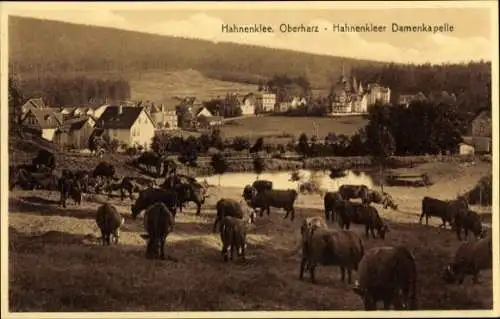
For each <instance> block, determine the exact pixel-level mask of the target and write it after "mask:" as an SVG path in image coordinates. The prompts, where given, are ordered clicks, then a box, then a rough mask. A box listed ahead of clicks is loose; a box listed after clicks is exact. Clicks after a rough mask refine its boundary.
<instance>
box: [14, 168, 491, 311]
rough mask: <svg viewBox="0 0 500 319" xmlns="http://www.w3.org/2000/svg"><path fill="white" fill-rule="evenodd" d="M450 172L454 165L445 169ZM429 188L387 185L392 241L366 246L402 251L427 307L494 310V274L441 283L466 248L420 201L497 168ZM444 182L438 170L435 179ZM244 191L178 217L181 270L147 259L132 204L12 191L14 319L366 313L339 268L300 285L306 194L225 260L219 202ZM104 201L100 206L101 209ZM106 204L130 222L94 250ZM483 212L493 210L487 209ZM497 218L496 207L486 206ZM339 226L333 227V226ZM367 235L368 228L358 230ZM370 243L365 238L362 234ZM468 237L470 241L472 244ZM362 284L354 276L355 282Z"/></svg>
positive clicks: (314, 207)
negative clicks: (98, 213)
mask: <svg viewBox="0 0 500 319" xmlns="http://www.w3.org/2000/svg"><path fill="white" fill-rule="evenodd" d="M445 165H447V166H449V165H450V164H445ZM421 169H423V170H426V171H428V172H442V171H443V170H444V169H447V171H446V174H442V176H439V178H437V179H436V184H434V185H433V186H431V187H429V188H402V187H387V188H385V189H386V191H388V192H389V193H391V194H392V195H393V197H394V198H395V199H396V201H397V202H398V203H399V206H400V210H399V211H396V212H395V211H391V210H385V209H383V208H381V207H379V206H377V208H378V209H379V212H380V214H381V216H382V217H383V218H384V219H385V220H386V221H387V223H388V224H389V227H390V232H389V233H388V236H387V237H386V239H385V240H381V239H372V238H369V239H364V243H365V245H366V247H367V248H370V247H374V246H380V245H405V246H407V247H408V248H409V249H410V250H411V251H412V253H413V254H414V256H415V258H416V260H417V267H418V290H419V306H420V309H426V310H437V309H441V310H444V309H491V308H492V304H493V301H492V274H491V271H485V272H483V273H481V277H480V280H481V284H478V285H473V284H472V283H471V280H470V279H467V280H466V282H465V284H464V285H463V286H454V285H445V284H444V282H443V281H442V279H441V274H442V271H443V269H444V267H445V266H446V264H447V263H448V262H449V260H450V258H451V257H452V255H453V253H454V252H455V250H456V249H457V247H458V246H459V244H460V242H459V241H458V240H457V238H456V235H455V234H454V233H452V232H451V231H450V230H449V229H438V228H437V227H434V226H436V225H437V224H438V220H435V219H431V220H430V225H428V226H426V225H425V223H424V224H423V225H420V224H418V217H419V214H420V201H421V199H422V197H423V196H425V195H429V196H434V197H438V198H443V199H447V198H452V197H454V196H455V195H456V192H457V191H458V190H459V189H461V188H462V187H465V186H468V187H472V186H473V185H474V183H475V182H476V181H477V180H478V179H479V178H480V177H481V176H483V175H484V174H487V173H488V170H489V173H491V166H488V165H483V164H477V165H475V166H470V167H460V166H458V164H457V167H456V168H449V167H447V168H445V167H441V166H440V165H438V164H433V165H431V166H429V165H428V166H424V167H423V168H422V167H421ZM435 175H436V176H437V173H436V174H435ZM240 195H241V189H231V188H219V189H217V191H215V192H214V195H213V196H212V197H211V198H209V200H208V202H207V204H206V205H205V206H204V208H203V209H202V215H201V216H196V215H195V209H194V207H193V206H190V207H189V208H188V209H186V210H185V211H184V213H182V214H181V213H179V214H178V215H177V219H176V228H175V231H174V233H172V234H171V235H170V236H169V238H168V239H167V244H166V249H167V253H168V254H169V255H170V256H171V257H173V259H175V260H176V261H172V260H169V261H153V260H147V259H146V258H145V243H144V240H143V239H142V238H141V237H140V236H139V233H140V232H142V231H143V225H142V220H141V219H140V218H139V219H137V220H132V219H131V218H130V204H131V201H130V199H125V200H124V201H121V200H120V199H119V198H110V199H108V198H107V197H105V196H102V197H100V198H96V197H89V198H87V200H86V201H84V203H83V204H82V206H81V207H77V206H74V205H73V204H72V203H71V201H70V203H71V204H70V205H69V206H68V208H67V209H65V210H64V209H61V208H58V206H57V203H56V201H57V198H58V194H57V193H55V192H48V191H20V190H15V191H13V192H11V193H10V201H9V210H10V213H9V247H10V249H9V272H10V273H9V303H10V304H9V306H10V311H14V312H16V311H50V312H53V311H54V312H60V311H223V310H361V309H362V308H363V305H362V302H361V300H360V298H359V297H358V296H357V295H355V294H354V292H352V290H351V287H350V285H348V284H344V283H342V282H341V281H340V273H339V270H338V268H332V267H321V266H320V267H318V269H317V276H316V277H317V280H318V284H317V285H313V284H311V282H310V280H309V276H308V274H305V277H304V280H303V281H300V280H299V279H298V274H299V263H300V253H297V254H293V251H294V248H295V247H297V246H296V245H297V243H298V241H299V236H300V235H299V227H300V222H301V220H302V218H305V217H308V216H316V215H320V216H322V215H323V209H322V199H321V197H320V196H318V195H314V196H313V195H307V196H306V195H303V196H302V195H301V196H299V200H298V202H297V214H296V215H297V216H296V220H295V221H293V222H291V221H290V220H284V219H283V216H284V213H283V212H281V211H280V210H277V209H272V211H271V215H270V216H269V217H268V216H264V217H262V218H259V219H258V220H257V221H256V225H255V226H254V227H253V228H252V229H250V231H249V236H248V239H249V242H248V249H247V252H248V256H247V257H248V258H247V260H246V261H241V260H237V261H234V262H229V263H224V262H223V261H222V257H221V255H220V248H221V244H220V239H219V236H218V235H217V234H213V233H212V232H211V231H212V223H213V219H214V216H215V208H214V206H215V202H216V201H217V200H218V199H219V198H221V197H232V198H239V196H240ZM96 200H98V201H96ZM103 201H109V202H111V203H113V204H115V205H116V206H117V208H118V209H119V210H120V212H121V213H123V214H124V216H125V217H126V221H125V225H124V226H123V229H122V234H121V237H120V244H119V245H112V246H108V247H103V246H100V245H99V243H98V238H97V237H98V236H99V233H98V229H97V226H96V224H95V221H94V214H95V210H96V208H97V206H98V205H99V202H103ZM482 212H483V213H484V214H487V213H488V209H487V208H483V209H482ZM489 212H490V214H491V208H489ZM331 227H337V226H336V225H332V226H331ZM353 229H354V230H355V231H356V232H359V233H360V234H362V233H363V232H364V229H363V228H362V227H359V226H353ZM363 238H364V237H363ZM470 240H474V239H472V238H470ZM355 277H356V275H355Z"/></svg>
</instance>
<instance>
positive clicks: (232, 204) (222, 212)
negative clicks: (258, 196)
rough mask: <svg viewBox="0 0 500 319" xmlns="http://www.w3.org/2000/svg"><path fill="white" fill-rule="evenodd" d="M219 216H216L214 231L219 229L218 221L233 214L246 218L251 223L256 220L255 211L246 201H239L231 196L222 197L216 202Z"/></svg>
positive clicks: (235, 216)
mask: <svg viewBox="0 0 500 319" xmlns="http://www.w3.org/2000/svg"><path fill="white" fill-rule="evenodd" d="M215 208H216V210H217V216H216V217H215V221H214V227H213V232H214V233H215V232H216V230H217V223H219V222H220V221H221V220H222V219H223V218H224V217H225V216H231V217H234V218H239V219H242V220H246V221H248V222H249V223H253V222H254V221H255V211H254V210H253V209H252V208H251V207H249V206H248V205H246V203H245V202H238V201H236V200H234V199H231V198H221V199H219V201H217V204H215Z"/></svg>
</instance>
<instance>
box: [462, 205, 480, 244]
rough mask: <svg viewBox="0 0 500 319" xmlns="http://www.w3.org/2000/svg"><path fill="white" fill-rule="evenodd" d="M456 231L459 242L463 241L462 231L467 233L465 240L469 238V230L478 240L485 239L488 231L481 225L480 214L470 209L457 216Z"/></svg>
mask: <svg viewBox="0 0 500 319" xmlns="http://www.w3.org/2000/svg"><path fill="white" fill-rule="evenodd" d="M455 229H456V231H457V237H458V240H462V236H461V235H462V229H463V230H464V232H465V239H467V237H469V230H470V231H471V232H472V233H473V234H474V236H475V237H476V239H478V238H483V237H485V235H486V229H484V228H483V225H482V224H481V217H479V214H478V213H476V212H475V211H472V210H470V209H469V210H467V211H466V212H464V213H463V212H461V213H459V214H457V215H456V216H455Z"/></svg>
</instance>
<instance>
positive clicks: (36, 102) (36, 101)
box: [20, 98, 48, 120]
mask: <svg viewBox="0 0 500 319" xmlns="http://www.w3.org/2000/svg"><path fill="white" fill-rule="evenodd" d="M47 108H48V106H47V105H46V104H45V102H44V101H43V99H42V98H32V99H29V100H28V101H26V103H24V104H23V105H22V106H21V114H20V116H21V120H23V119H24V117H25V116H26V114H27V113H28V111H29V110H32V109H35V110H43V109H47Z"/></svg>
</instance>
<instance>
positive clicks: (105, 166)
mask: <svg viewBox="0 0 500 319" xmlns="http://www.w3.org/2000/svg"><path fill="white" fill-rule="evenodd" d="M115 174H116V168H115V166H114V165H113V164H110V163H107V162H100V163H99V164H97V166H96V168H95V169H94V171H93V173H92V176H93V177H100V178H103V179H106V180H110V179H112V178H113V177H115Z"/></svg>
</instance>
